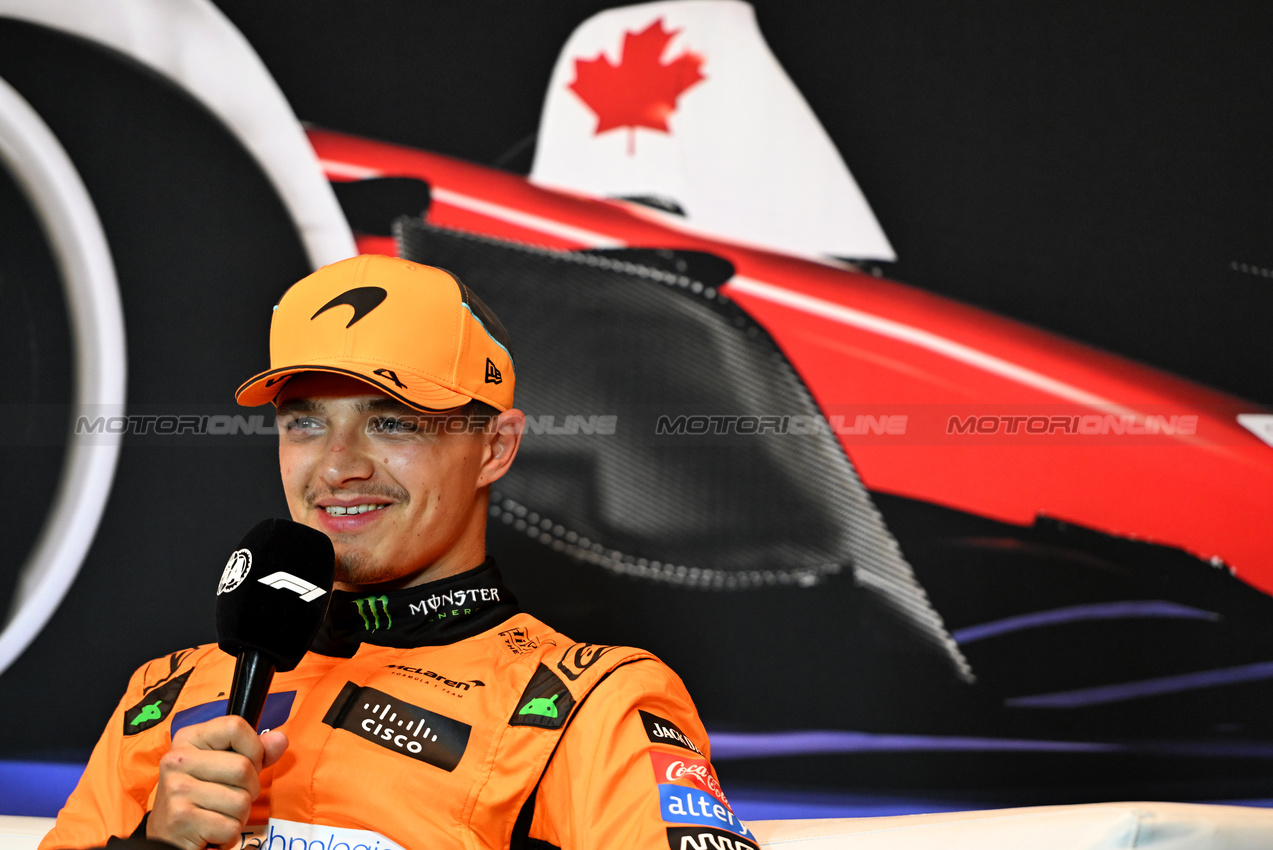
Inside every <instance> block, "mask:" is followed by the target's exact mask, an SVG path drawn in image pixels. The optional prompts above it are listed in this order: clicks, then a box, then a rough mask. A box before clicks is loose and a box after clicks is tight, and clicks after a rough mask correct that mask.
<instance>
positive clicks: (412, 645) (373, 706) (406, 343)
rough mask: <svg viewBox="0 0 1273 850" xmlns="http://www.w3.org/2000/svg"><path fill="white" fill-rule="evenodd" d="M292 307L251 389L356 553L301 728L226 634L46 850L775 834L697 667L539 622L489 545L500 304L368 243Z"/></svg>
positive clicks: (147, 719)
mask: <svg viewBox="0 0 1273 850" xmlns="http://www.w3.org/2000/svg"><path fill="white" fill-rule="evenodd" d="M274 309H275V313H274V317H273V321H272V325H271V331H270V360H271V368H270V369H269V370H268V371H266V372H262V373H261V374H259V375H257V376H255V377H253V378H252V379H251V380H249V381H248V382H247V383H245V384H244V385H243V386H242V387H240V389H239V391H238V393H237V398H238V400H239V401H240V403H242V404H247V405H257V404H265V403H268V402H271V401H273V402H275V403H276V404H277V406H278V421H279V466H280V471H281V474H282V480H283V487H284V490H285V492H286V496H287V503H288V508H289V510H290V512H291V514H292V518H293V519H294V520H296V521H297V522H301V523H305V524H306V525H309V526H312V527H314V528H317V529H320V530H322V531H323V532H325V533H327V534H328V535H329V536H330V537H331V539H332V542H333V544H334V546H335V551H336V560H337V570H336V589H335V590H333V593H332V599H331V603H330V608H329V612H328V616H327V620H326V621H325V622H324V624H323V626H322V628H321V630H320V632H319V635H318V637H317V639H316V640H315V643H314V645H313V647H312V649H311V651H310V652H309V654H307V655H306V656H305V658H304V660H302V662H301V663H300V665H299V666H298V667H297V668H296V669H295V670H293V671H291V672H288V673H280V674H278V675H277V676H276V677H275V679H274V682H273V684H272V685H271V694H270V697H269V699H268V700H267V702H266V706H265V712H264V715H263V718H262V726H263V727H265V726H271V725H273V726H278V727H281V728H275V729H271V730H269V731H265V732H263V733H262V734H260V735H258V734H257V733H256V731H255V730H253V729H251V728H250V727H249V726H248V724H247V723H246V722H244V721H243V720H242V719H240V718H237V717H226V716H223V715H224V711H225V703H224V700H225V696H226V692H227V690H228V688H229V684H230V680H231V674H232V670H233V666H234V659H233V658H231V657H230V656H228V655H226V654H224V653H222V652H221V651H220V650H219V649H217V648H216V647H215V646H212V645H209V646H203V647H199V648H196V649H193V650H185V651H182V652H177V653H173V654H172V655H170V656H167V657H165V658H160V659H156V660H154V661H151V662H150V663H148V664H146V665H144V666H142V667H141V668H140V669H139V670H137V672H136V673H134V675H133V677H132V680H131V681H130V683H129V687H128V691H127V693H126V694H125V695H124V697H123V699H122V700H121V701H120V704H119V707H118V708H117V710H116V712H115V714H114V716H113V717H112V718H111V720H110V723H109V725H108V726H107V729H106V731H105V733H104V734H103V735H102V738H101V740H100V741H99V742H98V745H97V747H96V748H95V749H94V751H93V755H92V758H91V759H90V761H89V765H88V768H87V770H86V771H85V774H84V777H83V778H82V779H81V781H80V783H79V786H78V787H77V788H76V790H75V792H74V793H73V794H72V795H71V798H70V800H69V801H68V802H67V805H66V807H65V808H64V809H63V810H62V812H61V814H60V815H59V817H58V821H57V825H56V826H55V827H54V829H53V830H52V832H50V833H49V835H48V836H47V837H46V838H45V840H44V842H43V843H42V845H41V847H42V848H56V847H84V846H88V845H94V844H101V843H103V842H105V841H106V840H107V839H108V838H109V837H110V836H129V835H133V836H135V837H143V836H144V837H147V838H150V839H156V840H162V841H166V842H169V843H171V844H174V845H176V846H178V847H181V848H188V850H198V849H199V848H202V847H205V846H207V845H211V844H216V845H220V846H221V847H222V848H227V847H232V846H235V845H242V846H243V847H246V848H264V850H305V848H315V847H317V846H318V845H321V846H322V847H323V848H324V850H335V848H341V847H343V848H345V850H357V848H367V850H392V848H398V847H425V846H428V847H430V848H447V847H456V848H460V847H465V848H471V847H509V846H512V847H525V848H537V849H538V850H546V848H553V847H556V848H593V847H623V848H656V847H657V848H662V847H668V846H670V847H671V848H673V850H681V847H682V845H684V846H690V847H704V846H711V847H728V848H737V850H742V848H748V847H751V848H754V847H755V844H754V843H752V841H751V840H750V833H749V832H748V831H747V830H746V827H744V826H743V825H742V823H741V822H740V821H739V820H738V818H737V817H736V816H735V815H734V813H733V812H732V811H731V810H730V808H729V804H728V803H727V801H726V799H725V796H724V794H723V793H722V792H721V789H720V786H719V784H718V783H717V781H716V775H715V772H714V770H713V769H712V767H711V765H710V763H709V762H708V760H707V759H708V756H707V753H708V750H707V746H708V743H707V735H706V733H705V732H704V730H703V726H702V723H701V722H700V721H699V719H698V716H697V713H696V711H695V709H694V706H693V703H692V702H691V700H690V697H689V695H688V694H687V693H686V691H685V688H684V686H683V685H682V684H681V682H680V680H679V679H678V678H677V677H676V675H675V674H674V673H672V671H671V670H669V669H668V668H667V667H666V666H664V665H663V664H662V663H661V662H660V661H658V660H657V659H655V658H654V657H653V656H651V655H649V654H648V653H645V652H642V651H640V650H636V649H631V648H627V647H605V646H596V645H589V644H580V643H576V642H574V641H572V640H571V639H570V638H567V637H566V636H564V635H562V634H560V633H557V632H555V631H553V630H552V629H551V628H549V627H548V626H545V625H544V624H543V623H540V622H539V621H538V620H536V619H534V618H533V617H531V616H529V615H527V614H525V613H522V612H520V611H519V610H518V607H517V604H516V602H515V600H514V599H513V598H512V596H511V594H510V593H509V592H508V590H507V589H506V588H505V587H504V585H503V583H502V581H501V579H500V575H499V571H498V569H497V567H496V566H495V564H494V562H493V561H492V560H490V559H489V558H487V557H486V551H485V530H486V517H487V510H488V500H489V491H490V485H491V483H492V482H494V481H496V480H497V479H499V478H500V477H501V476H502V475H503V474H504V473H505V472H506V471H507V470H508V467H509V464H511V463H512V462H513V459H514V457H515V456H516V454H517V448H518V445H519V444H520V440H521V433H522V426H523V424H524V421H525V420H524V416H523V415H522V413H521V412H520V411H518V410H516V409H514V408H513V385H514V366H513V361H512V355H511V354H510V353H509V344H508V339H507V336H506V334H505V332H504V330H503V327H502V326H501V325H500V323H499V321H498V320H497V319H496V318H495V317H494V316H493V315H492V314H491V312H490V311H489V310H488V309H487V308H486V307H485V305H483V304H482V303H481V302H480V301H479V300H478V299H477V298H476V297H474V296H473V294H472V293H471V292H469V291H468V290H467V289H466V288H465V286H464V285H463V284H462V283H460V282H459V280H457V279H456V278H455V277H454V276H452V275H450V274H449V273H447V272H445V271H442V270H440V269H434V268H430V267H428V266H422V265H419V264H415V263H410V262H408V261H405V260H400V259H395V258H390V257H379V256H370V255H364V256H361V257H356V258H353V259H350V260H344V261H342V262H339V263H334V264H332V265H330V266H326V267H324V268H322V269H320V270H318V271H317V272H315V273H314V274H312V275H310V276H309V277H307V278H305V279H304V280H302V281H300V282H299V283H297V284H296V285H295V286H293V287H292V288H291V289H289V290H288V292H287V293H286V294H285V295H284V296H283V298H282V299H281V300H280V301H279V304H278V305H277V306H276V307H275V308H274ZM297 842H299V843H297ZM316 842H317V843H316ZM704 842H707V843H704Z"/></svg>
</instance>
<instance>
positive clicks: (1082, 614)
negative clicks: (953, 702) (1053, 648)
mask: <svg viewBox="0 0 1273 850" xmlns="http://www.w3.org/2000/svg"><path fill="white" fill-rule="evenodd" d="M1133 617H1170V618H1175V619H1187V620H1212V621H1215V620H1219V619H1220V615H1219V614H1217V613H1215V612H1213V611H1203V610H1201V609H1199V608H1190V607H1189V606H1188V605H1181V604H1179V603H1176V602H1167V601H1165V600H1162V599H1132V600H1127V601H1124V602H1096V603H1093V604H1091V605H1071V606H1069V607H1067V608H1053V609H1052V610H1050V611H1035V612H1033V613H1030V614H1021V615H1020V616H1016V617H1005V618H1004V619H1002V620H992V621H990V622H989V623H979V624H978V625H975V626H966V627H964V628H962V629H957V630H955V631H954V632H952V633H951V637H953V638H954V639H955V642H956V643H958V644H959V645H961V646H962V645H964V644H967V643H974V642H976V641H979V640H985V639H986V638H991V637H998V636H999V635H1006V634H1010V633H1011V632H1018V631H1021V630H1023V629H1041V628H1045V627H1047V626H1055V625H1058V624H1060V623H1074V622H1078V621H1080V620H1124V619H1130V618H1133Z"/></svg>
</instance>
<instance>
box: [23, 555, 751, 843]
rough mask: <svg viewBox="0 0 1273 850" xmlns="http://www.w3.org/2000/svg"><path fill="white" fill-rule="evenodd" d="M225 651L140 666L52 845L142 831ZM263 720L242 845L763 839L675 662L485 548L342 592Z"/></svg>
mask: <svg viewBox="0 0 1273 850" xmlns="http://www.w3.org/2000/svg"><path fill="white" fill-rule="evenodd" d="M233 668H234V658H232V657H231V656H229V655H226V654H225V653H223V652H221V651H220V650H219V649H218V648H217V647H216V646H214V645H206V646H202V647H197V648H194V649H188V650H183V651H181V652H175V653H172V654H171V655H169V656H166V657H162V658H159V659H155V660H153V661H151V662H149V663H148V664H146V665H144V666H142V667H141V668H140V669H138V670H137V671H136V672H135V673H134V674H133V676H132V679H131V681H130V682H129V686H128V690H127V692H126V693H125V695H124V697H123V699H122V700H121V701H120V703H119V706H118V708H117V709H116V711H115V713H114V715H113V716H112V717H111V720H110V723H109V725H108V726H107V728H106V731H105V732H104V733H103V734H102V737H101V739H100V740H99V741H98V743H97V746H96V748H95V749H94V750H93V754H92V757H91V758H90V760H89V763H88V767H87V769H86V770H85V772H84V776H83V777H82V778H81V780H80V783H79V785H78V786H77V787H76V789H75V791H74V793H72V795H71V797H70V799H69V800H68V802H67V804H66V807H65V808H64V809H62V811H61V813H60V814H59V815H58V819H57V824H56V825H55V827H54V828H53V830H52V831H51V832H50V833H49V834H48V835H47V836H46V837H45V839H44V841H43V842H42V843H41V845H40V847H41V850H51V848H73V847H86V846H90V845H101V844H103V843H105V841H106V840H107V839H108V838H109V837H110V836H112V835H115V836H127V835H129V834H133V833H134V832H135V831H140V830H142V829H144V820H143V819H144V817H146V815H147V812H148V811H149V810H150V809H151V807H152V806H153V804H154V796H155V787H156V782H157V777H158V770H159V759H160V757H161V756H162V755H163V754H164V753H165V752H166V751H167V750H168V749H169V747H170V745H171V741H172V735H173V734H174V733H175V731H176V730H178V729H180V728H182V727H183V726H186V725H190V724H193V723H198V722H202V721H205V720H210V719H212V718H213V717H217V716H220V715H223V714H224V713H225V707H226V695H227V691H228V690H229V685H230V681H231V678H232V672H233ZM261 728H262V729H265V728H281V729H283V730H284V731H286V732H287V735H288V738H289V741H290V745H289V747H288V750H287V752H286V753H285V754H284V755H283V757H282V759H280V761H279V762H278V763H277V764H275V765H274V766H272V767H269V768H266V769H265V770H263V771H262V773H261V785H262V791H261V795H260V797H259V798H258V799H257V800H256V802H255V803H254V804H253V806H252V813H251V816H250V818H249V821H248V826H247V827H245V828H244V831H243V835H242V837H241V839H240V842H239V845H240V846H241V847H243V848H244V850H318V848H319V847H321V848H322V850H395V848H416V847H426V846H427V847H430V848H438V850H442V849H443V848H457V850H458V848H468V850H473V848H508V847H512V848H527V849H528V850H547V848H579V849H580V850H582V848H598V847H623V848H650V850H653V848H663V847H670V848H671V850H683V848H692V847H693V848H704V847H711V848H718V849H719V848H724V850H748V848H750V850H755V848H756V844H755V842H754V839H753V838H752V836H751V834H750V832H749V831H748V830H747V828H746V826H744V825H743V823H742V822H741V821H740V820H739V819H738V818H737V816H736V815H735V814H734V813H733V811H732V810H731V809H730V807H729V803H728V801H727V800H726V798H725V795H724V793H723V792H722V791H721V788H720V784H719V782H718V781H717V778H716V773H715V770H714V769H713V768H712V766H711V764H710V762H709V755H710V753H709V750H708V740H707V734H706V732H705V731H704V730H703V726H702V723H701V722H700V721H699V718H698V714H697V712H696V711H695V709H694V704H693V702H692V701H691V700H690V697H689V694H688V693H687V692H686V690H685V686H684V685H683V684H682V683H681V681H680V679H679V678H677V676H676V674H675V673H673V672H672V671H671V670H670V669H669V668H668V667H666V666H665V665H664V664H663V663H662V662H660V661H659V660H658V659H657V658H655V657H654V656H652V655H650V654H649V653H647V652H643V651H641V650H638V649H632V648H629V647H613V646H599V645H593V644H580V643H576V642H574V641H572V640H570V639H569V638H567V637H565V636H564V635H562V634H560V633H558V632H555V631H553V630H552V629H550V628H549V627H547V626H545V625H544V624H543V623H541V622H539V621H538V620H536V619H535V618H533V617H531V616H529V615H528V614H525V613H523V612H521V611H519V609H518V607H517V604H516V602H515V600H513V598H512V596H511V594H510V593H509V592H508V590H507V588H506V587H505V586H504V585H503V583H502V581H501V579H500V575H499V571H498V569H497V568H496V566H495V564H494V562H493V561H490V560H488V561H487V562H486V563H484V564H483V565H481V566H480V567H478V568H476V569H474V570H471V571H469V572H467V573H463V574H461V575H458V576H452V577H450V578H446V579H442V580H440V581H436V582H431V583H428V584H425V585H421V586H418V587H413V588H406V589H403V590H397V591H391V592H386V593H383V594H370V595H361V596H359V595H355V594H350V593H344V592H341V591H333V594H332V600H331V605H330V607H329V611H328V617H327V620H326V621H324V624H323V627H322V629H321V630H320V633H319V636H318V638H317V639H316V640H315V643H314V647H313V648H312V650H311V651H310V652H309V653H308V654H307V655H306V656H305V658H304V659H303V660H302V661H301V663H300V665H299V666H297V668H296V669H295V670H293V671H290V672H287V673H280V674H278V675H276V676H275V678H274V681H273V683H272V684H271V686H270V695H269V697H268V698H267V700H266V704H265V710H264V713H263V715H262V720H261ZM298 840H299V843H297V842H298Z"/></svg>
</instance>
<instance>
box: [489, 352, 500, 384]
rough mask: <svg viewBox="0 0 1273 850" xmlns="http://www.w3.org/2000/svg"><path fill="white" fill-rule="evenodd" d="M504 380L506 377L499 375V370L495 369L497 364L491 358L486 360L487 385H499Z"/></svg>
mask: <svg viewBox="0 0 1273 850" xmlns="http://www.w3.org/2000/svg"><path fill="white" fill-rule="evenodd" d="M503 380H504V376H503V375H501V374H500V373H499V369H496V368H495V364H494V363H492V362H491V358H489V357H488V358H486V383H488V384H498V383H500V382H501V381H503Z"/></svg>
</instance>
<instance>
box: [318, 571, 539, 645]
mask: <svg viewBox="0 0 1273 850" xmlns="http://www.w3.org/2000/svg"><path fill="white" fill-rule="evenodd" d="M520 610H521V609H520V607H519V606H518V604H517V599H516V598H515V597H514V596H513V594H512V593H511V592H510V591H509V590H508V588H507V587H506V586H505V585H504V579H503V577H502V576H501V575H500V572H499V567H497V566H496V565H495V560H494V559H493V558H487V559H486V560H485V561H484V562H483V563H482V564H481V566H478V567H476V568H474V569H471V570H469V571H468V572H465V573H460V574H459V575H454V576H449V577H447V578H444V579H439V580H438V581H431V582H428V583H426V584H421V585H417V586H415V587H406V588H403V589H401V590H386V591H382V592H380V593H376V592H374V591H373V592H364V593H349V592H348V591H344V590H333V591H332V600H331V605H330V606H329V607H328V609H327V619H326V620H324V621H323V625H322V626H321V627H320V628H319V630H318V636H317V637H315V638H314V643H313V645H312V646H311V647H310V650H311V651H313V652H317V653H319V654H321V655H331V656H337V657H340V658H352V657H353V655H354V653H355V652H357V651H358V646H359V644H363V643H370V644H374V645H375V646H393V647H401V648H404V649H405V648H410V647H415V646H446V645H447V644H452V643H456V642H457V641H461V640H464V639H465V638H470V637H472V636H473V635H476V634H480V633H482V632H484V631H486V630H487V629H489V628H491V627H492V626H497V625H499V624H500V623H502V622H504V621H505V620H507V619H508V618H509V617H511V616H513V615H514V614H516V613H517V612H518V611H520Z"/></svg>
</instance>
